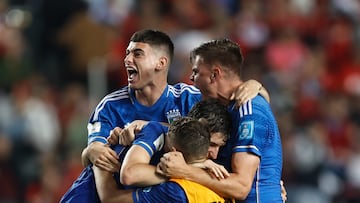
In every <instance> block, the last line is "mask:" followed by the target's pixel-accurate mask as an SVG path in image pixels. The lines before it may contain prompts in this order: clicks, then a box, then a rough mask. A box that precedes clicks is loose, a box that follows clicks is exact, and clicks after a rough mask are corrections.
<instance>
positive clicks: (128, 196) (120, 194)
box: [93, 166, 134, 203]
mask: <svg viewBox="0 0 360 203" xmlns="http://www.w3.org/2000/svg"><path fill="white" fill-rule="evenodd" d="M93 171H94V176H95V184H96V190H97V192H98V195H99V198H100V201H101V202H102V203H118V202H124V203H132V202H134V201H133V199H132V190H120V189H117V186H116V183H115V181H113V177H112V173H110V172H107V171H104V170H101V169H100V168H98V167H96V166H93Z"/></svg>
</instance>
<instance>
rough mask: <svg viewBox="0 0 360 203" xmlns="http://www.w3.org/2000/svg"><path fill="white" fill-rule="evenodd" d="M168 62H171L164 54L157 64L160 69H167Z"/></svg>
mask: <svg viewBox="0 0 360 203" xmlns="http://www.w3.org/2000/svg"><path fill="white" fill-rule="evenodd" d="M168 64H169V59H168V58H167V57H165V56H162V57H160V58H159V62H158V65H157V66H156V68H157V69H158V70H161V69H165V68H167V67H168Z"/></svg>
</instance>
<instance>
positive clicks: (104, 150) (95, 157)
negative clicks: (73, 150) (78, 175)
mask: <svg viewBox="0 0 360 203" xmlns="http://www.w3.org/2000/svg"><path fill="white" fill-rule="evenodd" d="M88 155H89V160H90V161H91V162H92V163H93V164H94V165H95V166H97V167H99V168H101V169H102V170H105V171H109V172H119V170H120V163H119V160H118V156H117V154H116V152H115V151H114V150H112V149H111V148H110V147H109V145H106V144H103V143H100V142H93V143H91V144H90V145H89V146H88Z"/></svg>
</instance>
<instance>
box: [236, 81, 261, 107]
mask: <svg viewBox="0 0 360 203" xmlns="http://www.w3.org/2000/svg"><path fill="white" fill-rule="evenodd" d="M261 87H262V85H261V84H260V83H259V82H258V81H256V80H248V81H245V82H244V83H242V84H241V85H240V86H239V87H238V88H237V89H236V90H235V92H233V93H232V95H231V97H230V100H235V101H236V105H237V106H238V107H239V106H241V105H242V104H244V103H246V102H247V101H249V100H250V99H252V98H254V97H255V96H256V95H258V94H259V91H260V89H261Z"/></svg>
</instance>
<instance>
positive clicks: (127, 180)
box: [120, 168, 137, 185]
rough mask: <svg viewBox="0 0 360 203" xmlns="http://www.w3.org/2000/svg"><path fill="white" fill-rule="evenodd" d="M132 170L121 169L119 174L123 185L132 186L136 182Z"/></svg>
mask: <svg viewBox="0 0 360 203" xmlns="http://www.w3.org/2000/svg"><path fill="white" fill-rule="evenodd" d="M133 171H134V170H131V169H130V168H123V169H121V173H120V182H121V184H123V185H134V184H136V183H137V182H136V181H137V179H136V177H135V176H136V175H135V174H134V173H133Z"/></svg>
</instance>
